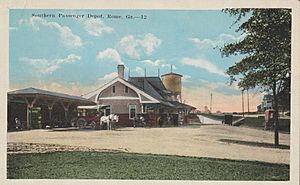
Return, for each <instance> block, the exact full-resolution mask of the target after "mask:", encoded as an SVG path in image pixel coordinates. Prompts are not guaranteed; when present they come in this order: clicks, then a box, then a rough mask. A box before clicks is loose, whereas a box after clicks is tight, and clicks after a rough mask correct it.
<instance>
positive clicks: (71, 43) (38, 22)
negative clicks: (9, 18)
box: [19, 17, 82, 49]
mask: <svg viewBox="0 0 300 185" xmlns="http://www.w3.org/2000/svg"><path fill="white" fill-rule="evenodd" d="M19 24H26V25H30V26H31V27H32V29H34V30H36V31H39V30H40V28H41V27H42V26H44V27H47V28H50V29H53V30H56V31H58V33H59V36H60V38H61V43H62V44H63V45H64V46H65V47H67V48H69V49H71V48H78V47H81V46H82V42H81V38H80V37H79V36H78V35H75V34H74V33H73V32H72V30H71V29H70V28H69V27H67V26H61V25H60V24H58V23H57V22H48V21H47V20H45V19H42V18H40V17H31V18H30V19H21V20H20V21H19Z"/></svg>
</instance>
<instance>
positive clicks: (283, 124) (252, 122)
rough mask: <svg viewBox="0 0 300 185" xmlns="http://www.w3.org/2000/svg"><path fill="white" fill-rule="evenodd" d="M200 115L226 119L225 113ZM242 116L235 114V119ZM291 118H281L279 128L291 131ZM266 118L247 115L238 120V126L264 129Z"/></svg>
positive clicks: (220, 119)
mask: <svg viewBox="0 0 300 185" xmlns="http://www.w3.org/2000/svg"><path fill="white" fill-rule="evenodd" d="M200 115H202V116H205V117H207V118H210V119H214V120H218V121H222V120H223V119H224V115H223V114H205V113H200ZM240 118H242V116H233V118H232V119H233V121H236V120H238V119H240ZM290 122H291V121H290V119H279V130H280V131H284V132H288V133H289V132H290ZM264 123H265V118H264V117H263V116H260V117H245V119H244V120H242V121H240V122H238V124H237V125H236V126H242V127H250V128H256V129H264Z"/></svg>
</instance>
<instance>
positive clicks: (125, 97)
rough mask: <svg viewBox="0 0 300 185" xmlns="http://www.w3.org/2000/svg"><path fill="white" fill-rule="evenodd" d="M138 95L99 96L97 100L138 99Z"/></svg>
mask: <svg viewBox="0 0 300 185" xmlns="http://www.w3.org/2000/svg"><path fill="white" fill-rule="evenodd" d="M139 99H140V98H139V97H130V96H111V97H101V98H99V100H139Z"/></svg>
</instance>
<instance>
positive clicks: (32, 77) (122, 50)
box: [9, 10, 256, 109]
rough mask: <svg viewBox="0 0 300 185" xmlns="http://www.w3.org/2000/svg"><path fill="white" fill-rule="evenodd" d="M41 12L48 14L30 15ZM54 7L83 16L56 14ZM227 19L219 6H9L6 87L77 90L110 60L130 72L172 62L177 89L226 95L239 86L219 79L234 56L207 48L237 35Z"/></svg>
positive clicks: (110, 72)
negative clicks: (179, 85)
mask: <svg viewBox="0 0 300 185" xmlns="http://www.w3.org/2000/svg"><path fill="white" fill-rule="evenodd" d="M42 13H46V14H54V15H55V18H39V17H33V16H32V14H42ZM59 13H62V14H76V15H80V14H84V16H85V17H84V18H78V19H76V18H59V17H58V14H59ZM87 14H94V15H95V14H97V15H100V14H102V15H103V17H104V18H102V19H94V18H87V17H86V16H87ZM108 14H112V15H120V16H122V19H108V18H107V15H108ZM126 15H132V16H139V17H140V16H141V15H146V16H147V19H141V18H136V19H126ZM234 20H235V19H234V18H232V17H230V16H229V15H227V14H225V13H223V12H222V11H221V10H193V11H191V10H188V11H187V10H177V11H175V10H10V43H9V49H10V62H9V79H10V88H11V89H16V88H23V87H29V86H32V87H40V88H45V89H49V90H51V89H52V90H57V91H64V92H66V93H72V94H77V95H80V94H83V93H87V92H89V91H91V90H93V88H97V87H99V86H100V85H101V84H103V83H105V82H107V81H109V80H110V79H112V78H113V77H114V76H115V72H116V65H117V64H118V63H124V64H125V66H126V69H130V74H131V76H139V75H144V74H143V73H144V68H146V69H147V75H148V76H156V75H157V69H158V68H160V73H161V74H163V73H167V72H170V64H173V65H174V66H175V67H174V68H175V69H174V71H175V72H177V73H180V74H182V75H183V76H184V79H183V86H184V90H185V89H187V91H188V90H189V89H190V90H195V89H198V88H203V89H208V90H209V92H212V93H216V94H220V95H224V96H225V97H226V96H228V97H230V98H232V96H237V95H240V90H238V88H237V87H236V86H232V87H229V86H228V85H226V82H227V81H228V77H227V76H226V75H225V74H224V71H225V70H226V69H227V68H228V67H229V66H231V65H232V64H234V63H235V62H236V61H238V60H239V59H240V58H241V56H236V57H230V58H226V57H225V58H222V57H221V53H220V51H219V49H213V48H215V47H218V46H222V45H223V44H224V43H225V42H234V41H238V40H239V39H241V38H242V36H241V35H240V33H236V32H235V29H236V27H235V26H233V27H231V26H232V23H233V22H234ZM230 27H231V28H230ZM196 94H197V93H196ZM208 94H209V93H208ZM186 96H192V95H189V94H188V93H186ZM203 96H205V97H206V96H207V95H203ZM186 99H187V101H188V100H189V99H191V97H186ZM203 105H204V104H203ZM203 105H202V104H201V105H200V104H199V106H203ZM255 106H256V105H255ZM220 109H222V107H220ZM223 109H224V108H223Z"/></svg>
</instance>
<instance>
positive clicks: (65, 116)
mask: <svg viewBox="0 0 300 185" xmlns="http://www.w3.org/2000/svg"><path fill="white" fill-rule="evenodd" d="M7 96H8V120H7V121H8V129H12V128H14V127H15V122H16V121H15V118H18V119H19V120H20V121H21V123H22V127H23V129H31V128H43V127H45V126H46V125H51V124H55V123H54V122H64V124H68V123H69V122H70V120H71V118H72V116H73V117H74V116H77V113H76V109H77V106H83V105H96V103H95V102H92V101H90V100H88V99H85V98H83V97H80V96H73V95H68V94H63V93H57V92H51V91H46V90H42V89H36V88H32V87H30V88H25V89H19V90H15V91H10V92H8V93H7Z"/></svg>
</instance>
